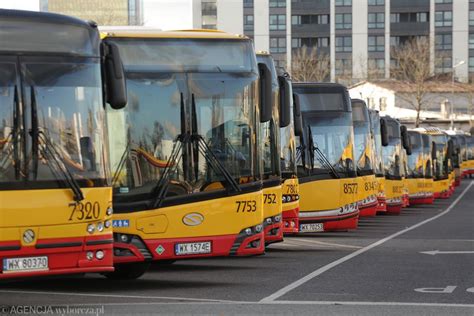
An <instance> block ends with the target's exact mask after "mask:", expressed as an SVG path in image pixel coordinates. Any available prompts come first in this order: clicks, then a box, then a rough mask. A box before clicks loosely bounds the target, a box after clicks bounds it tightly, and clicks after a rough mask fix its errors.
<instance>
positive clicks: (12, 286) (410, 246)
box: [0, 179, 474, 315]
mask: <svg viewBox="0 0 474 316" xmlns="http://www.w3.org/2000/svg"><path fill="white" fill-rule="evenodd" d="M28 312H29V313H31V314H46V312H52V313H57V314H63V315H68V314H76V315H77V314H82V315H103V314H107V315H118V314H124V315H132V314H142V315H144V314H167V315H169V314H174V315H179V314H188V315H189V314H192V315H201V314H206V315H209V314H211V315H232V314H238V315H254V314H259V315H289V314H294V315H306V314H307V315H316V314H320V315H474V182H473V183H472V184H471V181H470V180H469V179H465V180H464V181H463V182H462V184H461V186H460V187H458V188H457V190H456V192H455V194H454V195H453V196H452V197H451V198H450V199H449V200H437V201H436V202H435V204H433V205H429V206H428V205H427V206H416V207H409V208H407V209H404V210H403V211H402V214H401V215H399V216H390V215H382V216H376V217H372V218H362V219H361V220H360V222H359V229H358V230H355V231H349V232H338V233H319V234H305V235H299V236H294V237H288V238H286V239H285V242H283V243H279V244H274V245H271V246H270V247H269V248H268V249H267V252H266V254H265V255H264V256H258V257H251V258H216V259H202V260H184V261H180V262H176V263H174V264H171V265H154V266H153V267H152V268H151V269H150V271H149V272H148V273H147V274H145V275H144V276H143V277H142V278H140V279H138V280H134V281H111V280H108V279H105V278H104V277H102V276H100V275H93V274H91V275H86V276H84V277H60V278H59V277H58V278H49V279H37V280H28V281H14V282H3V283H1V284H0V315H4V314H6V315H8V314H26V313H28Z"/></svg>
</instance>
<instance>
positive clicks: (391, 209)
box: [381, 116, 404, 214]
mask: <svg viewBox="0 0 474 316" xmlns="http://www.w3.org/2000/svg"><path fill="white" fill-rule="evenodd" d="M381 124H382V129H386V130H387V137H388V143H387V145H386V146H384V147H383V159H384V168H385V196H386V207H387V213H393V214H399V213H400V212H401V210H402V206H403V188H404V184H403V177H402V174H403V173H402V170H401V169H402V160H401V155H402V150H403V147H402V139H401V132H400V123H399V122H398V121H397V120H395V119H393V118H391V117H389V116H384V117H382V118H381Z"/></svg>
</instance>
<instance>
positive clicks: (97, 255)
mask: <svg viewBox="0 0 474 316" xmlns="http://www.w3.org/2000/svg"><path fill="white" fill-rule="evenodd" d="M104 257H105V252H104V251H103V250H97V251H96V252H95V258H96V259H98V260H102V259H104ZM86 258H87V260H89V261H91V260H92V259H94V252H93V251H88V252H87V253H86Z"/></svg>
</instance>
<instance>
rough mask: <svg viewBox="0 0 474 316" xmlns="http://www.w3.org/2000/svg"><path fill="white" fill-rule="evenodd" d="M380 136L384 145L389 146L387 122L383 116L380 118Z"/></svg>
mask: <svg viewBox="0 0 474 316" xmlns="http://www.w3.org/2000/svg"><path fill="white" fill-rule="evenodd" d="M380 138H381V140H382V146H384V147H386V146H388V131H387V123H386V122H385V120H384V119H383V118H381V119H380Z"/></svg>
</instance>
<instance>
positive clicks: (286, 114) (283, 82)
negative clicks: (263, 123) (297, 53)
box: [278, 76, 293, 127]
mask: <svg viewBox="0 0 474 316" xmlns="http://www.w3.org/2000/svg"><path fill="white" fill-rule="evenodd" d="M278 83H279V85H280V108H279V109H278V110H279V111H280V127H287V126H288V125H290V123H291V117H290V115H291V111H290V107H291V104H292V98H293V91H292V87H291V82H290V80H288V78H286V77H283V76H278Z"/></svg>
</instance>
